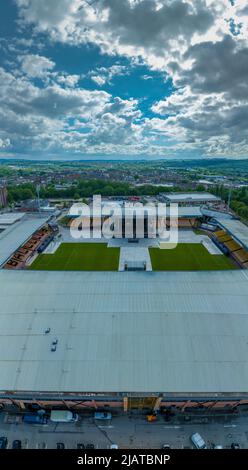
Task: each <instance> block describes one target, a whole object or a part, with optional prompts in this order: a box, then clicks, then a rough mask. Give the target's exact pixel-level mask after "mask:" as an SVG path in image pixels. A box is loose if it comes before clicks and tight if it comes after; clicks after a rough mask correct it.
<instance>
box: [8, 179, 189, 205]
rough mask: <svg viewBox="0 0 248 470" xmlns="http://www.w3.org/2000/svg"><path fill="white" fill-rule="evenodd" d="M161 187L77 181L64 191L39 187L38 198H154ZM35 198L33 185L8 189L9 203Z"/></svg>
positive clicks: (169, 189) (52, 187)
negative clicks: (143, 196) (99, 195)
mask: <svg viewBox="0 0 248 470" xmlns="http://www.w3.org/2000/svg"><path fill="white" fill-rule="evenodd" d="M177 190H178V191H179V190H180V188H166V192H168V191H177ZM164 191H165V188H164V187H163V186H153V185H150V184H147V185H142V186H132V185H130V184H129V183H120V182H114V181H112V182H106V181H103V180H89V181H85V180H79V181H78V182H77V184H76V185H72V186H70V187H69V188H65V189H62V190H61V189H56V187H55V186H54V185H48V186H46V187H41V189H40V197H41V198H42V199H60V198H61V199H63V198H71V199H81V198H85V197H91V196H92V195H93V194H101V195H102V196H142V195H144V194H145V195H147V196H155V195H157V194H159V193H161V192H164ZM35 197H36V189H35V186H34V185H33V184H30V183H27V184H22V185H19V186H9V187H8V199H9V203H13V202H19V201H25V200H27V199H34V198H35Z"/></svg>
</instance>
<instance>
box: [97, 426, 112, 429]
mask: <svg viewBox="0 0 248 470" xmlns="http://www.w3.org/2000/svg"><path fill="white" fill-rule="evenodd" d="M97 427H98V428H100V429H113V428H114V426H97Z"/></svg>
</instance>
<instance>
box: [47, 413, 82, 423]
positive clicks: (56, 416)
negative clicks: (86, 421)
mask: <svg viewBox="0 0 248 470" xmlns="http://www.w3.org/2000/svg"><path fill="white" fill-rule="evenodd" d="M50 420H51V421H53V422H54V423H75V422H76V421H78V414H77V413H73V412H72V411H69V410H54V411H51V416H50Z"/></svg>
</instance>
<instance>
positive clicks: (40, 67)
mask: <svg viewBox="0 0 248 470" xmlns="http://www.w3.org/2000/svg"><path fill="white" fill-rule="evenodd" d="M18 60H19V61H20V63H21V69H22V71H23V72H24V73H25V74H26V75H28V76H29V77H32V78H35V77H39V78H40V77H44V76H46V74H47V72H49V71H51V70H53V69H54V67H55V63H54V62H53V61H52V60H50V59H48V58H47V57H43V56H40V55H38V54H26V55H22V56H19V57H18Z"/></svg>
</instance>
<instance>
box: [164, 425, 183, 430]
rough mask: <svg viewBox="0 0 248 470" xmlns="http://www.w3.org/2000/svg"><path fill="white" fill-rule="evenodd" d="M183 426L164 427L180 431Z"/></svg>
mask: <svg viewBox="0 0 248 470" xmlns="http://www.w3.org/2000/svg"><path fill="white" fill-rule="evenodd" d="M181 427H182V426H164V428H165V429H180V428H181Z"/></svg>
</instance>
